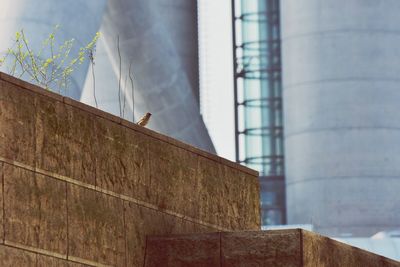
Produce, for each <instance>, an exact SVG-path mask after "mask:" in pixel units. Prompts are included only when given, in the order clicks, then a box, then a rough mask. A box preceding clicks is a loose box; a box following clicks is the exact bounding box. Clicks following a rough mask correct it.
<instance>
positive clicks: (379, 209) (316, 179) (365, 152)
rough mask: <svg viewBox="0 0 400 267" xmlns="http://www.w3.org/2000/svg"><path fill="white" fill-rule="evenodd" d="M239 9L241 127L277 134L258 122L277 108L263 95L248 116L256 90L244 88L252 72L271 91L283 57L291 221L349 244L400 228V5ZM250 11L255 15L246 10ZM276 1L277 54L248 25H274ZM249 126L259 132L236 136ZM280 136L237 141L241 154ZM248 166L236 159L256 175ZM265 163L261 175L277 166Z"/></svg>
mask: <svg viewBox="0 0 400 267" xmlns="http://www.w3.org/2000/svg"><path fill="white" fill-rule="evenodd" d="M235 3H236V5H235V7H236V8H238V7H239V9H240V12H236V14H235V19H234V20H235V21H236V22H235V26H236V37H238V36H239V37H240V38H242V39H239V38H237V40H236V47H235V50H236V63H237V68H236V74H235V75H236V81H237V85H236V91H237V92H238V94H239V96H238V98H237V104H236V105H237V112H238V116H237V117H238V121H239V124H240V123H242V124H244V125H245V126H246V125H248V124H250V123H252V120H258V124H259V125H261V126H260V127H258V128H262V127H264V125H266V126H267V128H268V129H270V131H272V130H273V129H274V126H276V125H274V124H271V120H268V119H266V118H263V117H262V116H260V115H259V114H262V110H263V109H265V110H268V112H271V110H274V107H273V106H272V105H271V104H270V103H271V99H269V98H268V97H267V98H266V97H265V96H264V95H262V94H260V93H258V95H257V96H256V98H257V99H258V101H263V102H262V103H258V105H256V107H255V109H258V113H259V114H256V115H248V114H249V111H246V109H249V110H250V108H251V107H248V106H249V100H247V99H246V94H251V93H252V92H253V91H254V87H252V86H250V85H248V84H250V82H252V81H246V77H247V76H246V75H248V73H252V72H253V73H254V71H252V67H253V66H254V67H255V68H256V69H257V68H258V69H260V70H262V71H263V74H260V75H258V79H257V81H256V86H255V88H258V90H260V88H262V85H261V84H262V82H261V80H263V79H262V75H264V76H265V78H264V80H265V81H267V82H269V84H273V83H274V82H275V78H274V75H273V73H274V71H275V69H274V65H271V63H267V64H266V65H265V66H266V68H264V67H263V66H262V62H263V61H265V62H270V61H272V62H274V61H273V58H274V56H273V55H271V54H269V53H268V52H270V53H276V55H280V54H281V55H282V57H281V66H282V68H281V73H282V99H283V105H281V106H283V111H284V112H283V114H284V116H283V117H284V122H283V132H284V147H285V149H284V152H285V153H284V156H285V173H284V177H285V183H284V186H285V191H286V197H285V199H286V204H285V206H286V208H287V211H286V214H287V223H289V224H312V225H313V227H314V230H315V231H317V232H320V233H323V234H326V235H330V236H346V237H349V236H353V237H356V236H359V237H362V236H365V237H366V236H372V235H373V234H375V233H377V232H379V231H390V230H393V229H398V228H400V198H399V197H398V193H397V191H398V188H400V169H399V168H400V167H399V166H400V154H399V151H400V142H399V140H400V130H399V129H400V119H399V116H397V114H398V113H399V111H400V105H399V104H398V103H399V100H400V90H398V89H399V85H400V79H399V78H398V77H399V73H400V63H399V62H400V61H399V60H398V59H399V58H400V47H399V46H398V45H397V44H398V42H399V40H400V39H399V38H400V35H399V30H400V28H399V25H400V17H399V16H398V14H399V12H400V2H398V1H360V0H350V1H343V2H342V1H335V0H307V1H297V0H281V1H274V0H253V1H236V2H235ZM250 3H252V4H253V6H252V11H251V12H249V11H247V9H246V8H247V6H245V5H249V4H250ZM275 3H276V4H279V9H280V12H279V14H280V18H279V19H278V21H279V22H278V23H279V24H280V28H281V30H280V35H281V36H280V37H279V39H280V42H279V43H280V47H281V48H280V52H277V51H268V50H267V51H265V47H268V45H270V46H273V43H274V39H273V38H272V39H271V37H270V36H273V35H274V33H273V29H270V28H266V29H265V28H264V29H263V27H262V26H254V27H253V29H250V28H246V27H247V26H246V24H250V23H253V24H258V25H259V24H272V25H274V23H275V9H274V8H273V7H272V8H270V9H269V8H268V7H270V6H273V5H274V4H275ZM265 7H267V8H265ZM249 14H253V15H252V16H253V18H252V19H250V18H249ZM254 14H256V15H254ZM264 18H266V19H264ZM264 21H267V22H266V23H265V22H264ZM261 41H262V42H266V43H267V44H268V45H262V44H261ZM252 43H255V44H257V45H258V46H257V47H255V49H256V50H257V52H256V53H258V54H256V55H255V57H256V58H257V59H253V60H251V57H250V58H249V59H248V60H247V61H246V56H247V55H246V46H247V45H248V44H252ZM276 71H278V70H276ZM247 79H248V80H250V79H251V78H250V77H249V78H247ZM247 83H248V84H247ZM270 88H271V87H270ZM255 91H256V92H257V90H255ZM240 94H244V95H245V97H244V98H243V97H242V96H240ZM249 99H251V98H249ZM246 101H247V102H246ZM248 117H250V118H248ZM268 118H269V117H268ZM247 128H250V129H251V128H253V127H244V128H240V125H239V127H238V131H237V134H238V136H239V137H240V136H241V135H243V136H246V135H250V132H249V130H248V129H247ZM273 136H274V135H273V134H272V133H266V134H265V135H264V136H262V134H261V133H260V134H259V136H258V138H259V141H258V142H255V143H254V144H252V143H251V142H250V141H247V142H246V141H245V142H241V141H240V138H239V141H238V145H239V151H241V150H244V151H245V152H249V151H250V150H251V149H254V147H255V148H256V149H260V148H263V147H264V145H263V142H267V143H268V142H269V141H270V140H271V139H273V138H274V137H273ZM279 138H280V137H279ZM279 138H277V139H278V140H279ZM248 139H250V137H248ZM263 140H265V141H263ZM260 144H261V145H260ZM251 153H253V152H251ZM249 155H251V154H250V153H249ZM256 155H261V156H271V155H272V153H271V152H270V151H267V152H262V153H258V154H256ZM249 158H251V157H249V156H248V155H246V154H245V157H244V159H245V160H244V161H243V157H242V155H239V156H238V160H239V161H242V162H244V163H246V164H248V165H249V166H252V167H257V166H255V165H254V164H253V163H252V162H251V161H249V160H248V159H249ZM246 159H247V161H246ZM263 164H265V165H263V166H259V167H258V168H257V169H258V170H260V171H261V172H262V173H265V169H266V168H267V169H268V168H269V166H270V163H269V162H264V163H263ZM267 173H268V171H267ZM282 174H283V173H282ZM271 189H272V187H270V188H269V189H266V190H264V192H268V190H271ZM280 190H281V189H279V190H278V191H276V193H275V195H278V194H279V192H280ZM272 191H273V190H272ZM263 201H264V200H263ZM272 221H273V220H271V222H272ZM273 223H275V222H273Z"/></svg>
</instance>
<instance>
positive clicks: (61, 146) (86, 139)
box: [35, 96, 96, 185]
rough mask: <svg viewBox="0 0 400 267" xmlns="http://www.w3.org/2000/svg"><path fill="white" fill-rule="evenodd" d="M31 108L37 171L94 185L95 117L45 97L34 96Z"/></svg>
mask: <svg viewBox="0 0 400 267" xmlns="http://www.w3.org/2000/svg"><path fill="white" fill-rule="evenodd" d="M35 106H36V116H37V120H36V133H35V134H36V165H37V167H38V168H40V169H43V170H46V171H50V172H54V173H56V174H60V175H64V176H67V177H71V178H73V179H76V180H80V181H82V182H85V183H89V184H92V185H94V184H95V164H94V162H95V158H96V153H95V152H96V151H95V150H94V149H95V148H96V146H93V145H94V144H93V128H94V123H93V120H94V119H95V116H93V115H91V114H90V113H84V112H79V110H78V109H74V108H72V107H70V106H68V105H65V104H63V103H62V102H59V101H50V99H49V98H47V97H39V96H38V97H37V98H36V104H35Z"/></svg>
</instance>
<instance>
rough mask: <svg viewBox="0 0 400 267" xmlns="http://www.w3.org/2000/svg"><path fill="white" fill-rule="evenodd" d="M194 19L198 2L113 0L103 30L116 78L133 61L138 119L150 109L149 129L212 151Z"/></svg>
mask: <svg viewBox="0 0 400 267" xmlns="http://www.w3.org/2000/svg"><path fill="white" fill-rule="evenodd" d="M196 17H197V14H196V1H187V0H174V1H166V0H158V1H142V0H133V1H127V0H112V1H108V4H107V8H106V11H105V15H104V18H103V25H102V31H103V33H104V38H105V42H106V49H107V50H108V51H109V56H110V61H111V63H112V65H113V68H114V69H115V70H116V71H115V73H117V77H120V76H121V77H122V79H124V77H125V76H126V73H127V72H128V70H129V67H130V65H131V63H132V70H133V76H134V78H135V88H134V98H135V103H134V109H135V114H137V115H138V116H137V115H135V116H136V118H137V117H139V116H141V115H142V114H144V113H145V112H151V113H152V114H153V116H152V119H151V120H150V123H149V125H148V127H149V128H150V129H153V130H156V131H159V132H161V133H163V134H167V135H169V136H172V137H174V138H177V139H179V140H182V141H184V142H187V143H190V144H192V145H194V146H197V147H199V148H202V149H205V150H208V151H210V152H215V149H214V146H213V144H212V142H211V139H210V136H209V135H208V132H207V129H206V127H205V124H204V122H203V119H202V118H201V115H200V111H199V103H198V84H197V82H198V81H197V80H198V77H197V71H198V59H197V27H196ZM118 40H119V50H118V47H117V46H116V43H117V41H118ZM120 64H121V66H120ZM120 69H121V71H120ZM122 90H123V94H125V95H126V96H128V100H129V99H130V95H131V92H130V90H131V86H130V84H129V83H128V84H124V81H123V80H122ZM128 104H131V103H129V102H128Z"/></svg>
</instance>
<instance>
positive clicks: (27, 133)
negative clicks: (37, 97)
mask: <svg viewBox="0 0 400 267" xmlns="http://www.w3.org/2000/svg"><path fill="white" fill-rule="evenodd" d="M0 88H1V90H0V156H1V157H5V158H7V159H9V160H15V161H19V162H21V163H25V164H28V165H31V166H32V165H33V164H34V155H35V153H34V149H35V145H34V144H35V113H34V112H32V111H33V110H34V104H33V99H34V94H33V93H31V92H29V91H25V90H21V89H20V88H18V87H17V86H15V85H14V84H11V83H7V82H4V81H2V80H0Z"/></svg>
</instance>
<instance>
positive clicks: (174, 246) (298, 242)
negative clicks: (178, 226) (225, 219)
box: [144, 229, 400, 267]
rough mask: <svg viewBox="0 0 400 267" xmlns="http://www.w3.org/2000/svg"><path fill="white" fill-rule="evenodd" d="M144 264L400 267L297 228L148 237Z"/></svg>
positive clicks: (155, 266) (171, 266) (150, 266)
mask: <svg viewBox="0 0 400 267" xmlns="http://www.w3.org/2000/svg"><path fill="white" fill-rule="evenodd" d="M144 266H145V267H158V266H163V267H183V266H191V267H200V266H207V267H239V266H271V267H273V266H282V267H377V266H381V267H383V266H386V267H400V262H396V261H394V260H390V259H388V258H385V257H382V256H379V255H376V254H373V253H370V252H368V251H365V250H362V249H359V248H355V247H352V246H349V245H346V244H344V243H341V242H338V241H335V240H333V239H330V238H327V237H324V236H321V235H318V234H315V233H312V232H308V231H304V230H300V229H291V230H273V231H257V232H254V231H248V232H219V233H206V234H204V233H203V234H191V235H169V236H153V237H149V238H148V239H147V245H146V260H145V265H144Z"/></svg>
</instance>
